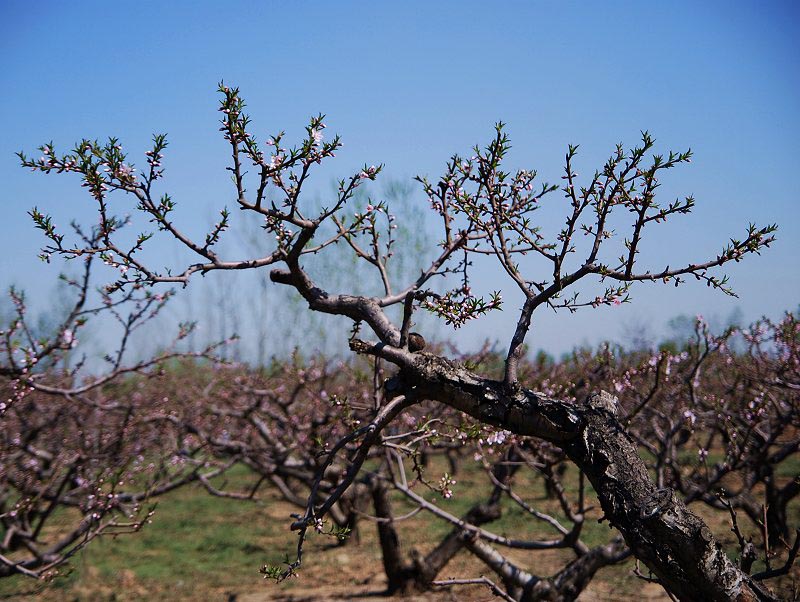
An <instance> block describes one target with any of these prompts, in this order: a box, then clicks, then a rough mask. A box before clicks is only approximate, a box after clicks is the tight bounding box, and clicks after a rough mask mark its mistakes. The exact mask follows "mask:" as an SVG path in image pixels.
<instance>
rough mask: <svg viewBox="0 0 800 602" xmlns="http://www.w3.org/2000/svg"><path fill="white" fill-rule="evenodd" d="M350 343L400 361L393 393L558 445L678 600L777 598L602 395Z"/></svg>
mask: <svg viewBox="0 0 800 602" xmlns="http://www.w3.org/2000/svg"><path fill="white" fill-rule="evenodd" d="M351 346H352V347H353V349H354V350H356V351H360V352H366V353H374V354H379V355H383V356H384V357H387V359H391V360H392V361H395V363H398V364H400V365H401V367H402V370H401V373H400V375H398V377H397V378H396V380H394V381H392V382H390V383H388V386H389V387H390V388H392V389H395V388H396V389H399V390H402V389H407V390H413V391H414V392H415V395H418V396H420V397H426V398H429V399H434V400H438V401H440V402H442V403H446V404H448V405H450V406H451V407H454V408H456V409H458V410H461V411H463V412H465V413H467V414H469V415H471V416H473V417H475V418H477V419H478V420H481V421H483V422H485V423H488V424H493V425H496V426H499V427H502V428H504V429H508V430H510V431H512V432H514V433H517V434H520V435H528V436H534V437H539V438H541V439H545V440H547V441H551V442H553V443H556V444H558V445H559V446H561V447H562V448H563V449H564V450H565V452H566V453H567V455H568V456H569V457H570V459H571V460H572V461H573V462H575V464H576V465H577V466H578V467H579V468H580V469H581V470H583V472H584V473H585V474H586V476H587V478H588V479H589V481H590V482H591V483H592V485H593V487H594V489H595V491H596V492H597V495H598V498H599V501H600V504H601V506H602V508H603V511H604V512H605V517H604V518H605V520H607V521H608V522H609V523H610V524H611V525H613V526H614V527H616V528H617V529H618V530H619V531H620V533H621V534H622V536H623V537H624V538H625V541H626V543H627V544H628V546H629V547H630V548H631V550H632V552H633V554H634V555H635V556H636V557H637V558H638V559H639V560H641V561H642V562H644V563H645V564H646V565H647V567H648V568H649V569H650V570H651V571H652V572H653V574H655V575H656V576H657V577H658V578H659V580H660V581H661V583H662V584H663V586H664V587H665V588H666V589H668V590H669V591H670V592H671V593H672V594H674V595H675V596H677V597H678V598H679V599H681V600H698V601H701V600H702V601H709V600H719V601H723V600H724V601H729V600H742V601H746V600H772V599H774V598H773V597H772V596H771V595H770V594H769V593H768V592H766V591H765V590H764V589H762V588H761V587H760V586H759V585H757V584H755V583H754V582H753V581H752V580H751V579H750V578H749V577H748V576H747V575H746V574H745V573H743V572H742V571H741V570H740V569H739V568H738V567H737V566H736V565H735V564H734V563H733V562H732V561H731V560H730V558H728V556H727V555H726V554H725V552H724V551H723V549H722V546H721V545H720V544H719V542H718V541H717V540H716V539H715V538H714V536H713V534H712V533H711V531H710V530H709V529H708V527H707V526H706V525H705V523H704V522H703V521H702V520H701V519H700V518H699V517H697V516H696V515H695V514H693V513H692V512H691V511H689V509H688V508H687V507H686V505H685V504H684V503H683V502H682V501H681V500H680V499H678V497H677V496H675V495H674V494H673V492H672V490H670V489H659V488H658V487H657V486H656V485H655V483H654V482H653V481H652V480H651V478H650V476H649V474H648V472H647V468H646V466H645V464H644V462H643V461H642V460H641V458H640V457H639V454H638V449H637V447H636V445H635V443H634V442H633V440H632V439H631V438H630V437H629V436H628V434H627V433H626V432H625V430H624V427H623V426H622V425H621V424H620V422H619V421H618V420H617V419H616V417H615V416H614V414H613V410H614V409H615V408H614V404H613V403H610V402H609V401H608V399H607V398H605V397H594V398H592V399H591V402H590V403H587V404H585V405H578V404H573V403H569V402H564V401H559V400H555V399H549V398H546V397H544V396H542V395H539V394H536V393H535V392H532V391H527V390H525V389H522V388H520V387H513V388H509V387H507V386H505V385H504V384H503V383H501V382H498V381H493V380H490V379H486V378H482V377H480V376H478V375H476V374H474V373H472V372H470V371H469V370H467V369H466V368H464V367H463V366H461V365H459V364H456V363H453V362H450V361H449V360H446V359H444V358H441V357H439V356H435V355H431V354H426V353H416V354H408V353H407V352H403V351H402V350H400V353H394V352H393V351H394V350H393V349H391V348H387V347H386V346H383V345H378V346H370V345H368V344H366V343H363V342H361V341H358V340H354V341H352V342H351ZM409 356H410V357H409Z"/></svg>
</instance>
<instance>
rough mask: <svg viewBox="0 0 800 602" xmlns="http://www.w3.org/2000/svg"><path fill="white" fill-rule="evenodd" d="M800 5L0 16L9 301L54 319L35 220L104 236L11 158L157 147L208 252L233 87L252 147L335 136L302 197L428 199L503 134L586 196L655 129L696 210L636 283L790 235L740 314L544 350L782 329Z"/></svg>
mask: <svg viewBox="0 0 800 602" xmlns="http://www.w3.org/2000/svg"><path fill="white" fill-rule="evenodd" d="M799 6H800V5H798V4H797V3H795V2H768V3H746V2H702V3H700V2H669V3H645V2H637V3H634V2H602V3H601V2H547V3H545V2H496V3H482V2H463V1H462V2H437V3H434V2H402V3H399V2H395V3H391V2H347V1H343V2H335V3H334V2H328V3H323V2H294V3H286V2H258V3H256V2H251V3H243V2H226V3H220V2H204V1H198V2H135V3H124V4H123V3H109V2H73V3H65V2H39V3H36V4H35V5H31V4H30V3H27V2H26V3H23V2H17V1H15V0H4V2H3V3H2V4H0V56H1V57H2V58H0V66H1V68H0V82H1V83H2V89H3V91H4V93H3V96H2V99H0V104H1V105H2V106H1V107H0V109H1V110H0V115H2V119H3V135H2V137H0V175H1V176H2V182H3V186H2V189H1V190H0V203H1V204H2V207H3V220H2V222H0V245H1V246H2V252H0V285H2V286H3V287H6V286H8V285H9V284H12V283H16V284H18V285H22V286H24V287H25V288H27V289H29V290H30V291H31V293H32V294H33V295H34V297H39V298H41V299H42V300H47V299H49V297H48V294H49V292H50V291H52V284H51V283H52V281H53V277H54V275H55V272H56V271H57V270H58V269H59V266H57V265H51V266H46V265H40V263H39V262H38V260H37V259H36V253H37V249H38V247H39V246H40V244H41V243H42V239H41V238H40V236H39V235H38V233H36V232H35V231H34V229H33V228H32V226H31V224H30V222H29V218H28V217H27V216H26V214H25V212H26V210H28V209H29V208H30V207H32V206H33V205H38V206H39V207H40V208H43V209H47V210H48V211H50V212H52V213H53V214H54V216H55V217H56V221H57V223H61V224H66V223H67V222H68V221H69V219H70V218H73V217H75V218H78V219H81V220H84V221H85V220H93V216H92V213H91V203H90V202H89V200H88V199H87V198H86V197H85V196H84V194H83V191H82V189H80V187H79V186H78V184H77V182H76V180H75V179H73V178H65V177H63V176H62V177H53V176H51V177H44V176H41V175H38V174H31V173H30V172H26V171H24V170H22V169H21V168H19V167H18V165H17V161H16V158H15V157H14V155H13V152H14V151H16V150H20V149H25V150H27V151H30V152H36V151H35V148H36V147H37V146H38V145H39V144H41V143H43V142H45V141H49V140H51V139H52V140H53V141H54V142H55V144H56V147H57V148H61V149H64V150H66V149H67V148H68V147H70V146H71V145H72V144H73V143H74V142H75V141H76V140H78V139H80V138H82V137H91V138H93V137H99V138H103V137H107V136H109V135H114V136H117V137H119V138H121V140H122V142H123V144H124V145H125V146H126V147H127V148H128V149H129V151H130V152H131V155H132V156H137V155H138V156H139V157H141V153H143V152H144V150H146V148H147V143H148V141H149V138H150V135H151V134H152V133H153V132H167V133H168V135H169V139H170V141H171V146H170V148H169V149H168V153H167V158H166V167H167V178H166V186H167V187H168V189H169V190H170V191H171V193H173V196H174V197H175V199H176V200H177V201H178V202H179V203H181V206H182V213H181V214H180V215H181V216H182V218H183V219H184V220H185V223H186V225H187V226H186V227H187V229H188V230H189V231H194V230H195V229H196V231H197V232H200V231H201V230H202V228H203V224H204V223H205V222H206V221H207V220H208V219H210V216H211V215H212V213H213V210H214V208H217V207H220V206H222V205H224V204H226V203H231V201H232V199H233V193H232V190H231V188H230V187H229V186H228V185H227V173H226V172H225V171H224V166H225V165H226V164H227V163H226V147H225V145H224V143H223V141H222V140H221V138H220V136H219V133H218V132H217V127H218V126H217V119H218V114H217V112H216V107H217V98H216V94H215V88H216V84H217V82H218V81H220V80H221V79H224V80H225V81H226V83H230V84H233V85H238V86H240V87H241V89H242V92H243V95H244V96H245V98H246V100H247V101H248V104H249V109H250V112H251V114H252V115H253V117H254V122H255V130H256V131H257V132H258V133H259V135H260V136H262V137H265V136H266V135H268V134H272V133H275V132H277V131H279V130H281V129H285V130H286V131H287V135H288V137H289V138H290V139H292V138H294V137H295V136H297V135H299V134H300V133H301V132H302V127H303V126H304V125H305V123H307V119H308V117H309V116H310V115H313V114H316V113H318V112H323V113H326V114H327V119H326V123H327V124H328V125H329V130H328V132H337V133H340V134H341V135H342V137H343V140H344V144H345V147H344V149H343V151H342V152H341V153H339V156H338V157H337V159H336V161H335V162H334V163H332V164H331V165H330V167H329V169H328V170H327V171H323V173H322V174H321V175H319V176H318V177H317V179H315V180H313V181H312V192H313V193H314V194H319V195H324V194H325V193H326V191H328V190H330V183H331V181H332V180H333V178H335V177H341V176H344V175H346V174H348V173H350V172H351V171H353V170H354V169H357V168H358V166H360V165H363V164H364V163H365V162H366V163H379V162H383V163H385V164H386V172H385V173H386V175H387V176H388V177H391V178H397V179H401V180H410V178H411V177H413V176H414V175H416V174H426V175H429V176H430V177H432V178H433V177H436V176H437V175H438V174H440V173H441V171H442V169H443V166H444V163H445V161H446V160H447V158H448V157H449V156H450V155H451V154H453V153H455V152H459V153H467V152H469V149H470V148H471V147H472V146H473V145H474V144H476V143H480V144H483V143H485V142H487V141H488V140H489V138H490V136H491V134H492V126H493V123H494V122H495V121H498V120H502V121H504V122H506V123H507V124H508V132H509V133H510V135H511V137H512V144H513V146H514V148H513V150H512V153H511V159H510V165H511V166H513V167H531V168H536V169H537V170H538V171H539V173H540V174H541V175H542V176H543V177H544V178H545V179H548V180H550V181H559V180H558V178H559V177H560V175H561V169H562V160H563V156H564V152H565V150H566V147H567V145H568V144H569V143H579V144H581V155H580V158H579V162H578V166H579V171H581V172H582V173H587V174H588V173H591V172H592V171H594V169H596V168H599V167H600V166H601V165H602V163H603V161H604V160H605V158H606V156H607V155H608V154H609V153H610V151H611V150H612V149H613V147H614V145H615V144H616V143H617V142H623V143H625V145H626V146H631V145H633V144H635V143H636V142H637V139H638V137H639V132H640V131H641V130H644V129H647V130H649V131H650V132H651V133H652V134H653V135H654V136H655V137H656V138H657V140H658V141H659V148H661V149H664V150H666V149H670V148H672V149H676V150H681V149H684V148H686V147H691V148H692V149H693V151H694V153H695V155H694V160H693V162H692V163H691V164H690V165H688V166H685V167H682V168H680V169H678V170H674V171H673V172H671V173H670V174H669V176H668V177H666V178H665V179H664V186H663V189H662V194H663V195H664V197H663V198H670V197H674V196H678V195H686V194H690V193H691V194H694V196H695V197H696V199H697V204H698V207H697V209H696V211H695V213H694V214H693V215H691V216H689V217H683V218H680V219H679V223H675V224H674V225H672V226H667V227H666V228H665V229H664V230H663V231H662V232H659V233H657V234H656V233H654V235H653V236H652V237H650V238H648V239H646V240H645V251H644V253H643V257H642V261H643V263H647V264H648V265H650V266H653V267H663V265H664V264H665V263H669V262H671V261H673V260H674V259H675V258H677V259H680V258H684V259H688V260H693V259H703V258H708V257H707V256H713V254H715V253H716V252H717V251H718V250H719V249H720V248H721V247H722V246H723V244H724V243H725V242H726V240H727V238H728V236H738V235H741V234H742V233H743V231H744V228H745V227H746V225H747V223H748V222H749V221H754V222H756V223H758V224H760V225H763V224H767V223H772V222H777V223H778V224H779V226H780V230H779V232H778V241H777V243H776V244H775V245H774V247H773V248H772V249H770V250H768V251H767V252H766V253H765V254H764V255H763V256H762V257H755V258H752V259H749V260H748V261H746V262H743V263H742V264H737V265H735V266H734V267H733V268H731V269H730V270H729V271H728V272H729V273H730V275H731V279H732V283H733V286H734V288H735V289H736V291H737V292H738V293H739V295H740V298H739V299H728V298H725V297H724V296H722V295H721V294H719V293H713V292H710V291H708V290H706V288H705V287H703V286H700V285H697V286H695V285H694V283H690V284H689V285H687V286H684V287H681V288H679V289H677V290H675V289H672V288H664V287H653V286H650V287H648V286H641V287H638V288H635V289H634V290H633V298H634V302H633V303H632V304H631V305H629V306H624V307H617V308H607V309H602V310H598V311H586V312H583V313H580V314H577V315H575V316H569V315H560V314H559V315H558V316H552V315H549V314H548V315H543V316H542V317H541V320H540V321H538V322H536V323H535V326H534V332H533V333H532V337H531V344H532V345H533V346H535V347H542V348H545V349H548V350H551V351H554V352H556V353H560V352H563V351H565V350H567V349H569V348H570V347H572V346H573V345H575V344H579V343H582V342H589V343H594V342H596V341H598V340H599V339H601V338H613V339H619V338H620V337H624V336H629V335H630V334H631V329H633V331H636V330H642V329H652V330H653V331H654V332H656V333H657V332H660V329H662V328H663V325H664V324H665V323H666V321H667V320H668V319H669V318H670V317H672V316H674V315H677V314H690V315H694V314H697V313H702V314H704V315H706V316H709V317H712V316H717V317H719V318H721V319H722V318H724V317H725V316H727V315H729V314H730V313H731V312H732V311H733V310H734V309H736V308H738V309H739V310H740V311H741V313H742V314H743V315H744V317H745V318H746V319H752V318H756V317H758V316H759V315H761V314H766V315H769V316H773V317H774V316H778V315H780V313H781V312H782V311H783V310H787V309H794V308H796V307H797V305H798V301H800V270H799V269H798V268H797V260H798V257H800V218H798V211H797V203H798V200H799V199H800V179H798V178H797V167H796V162H797V159H796V156H797V152H798V148H797V145H798V140H800V110H799V109H800V78H799V77H798V74H800V69H798V67H799V66H800V44H799V43H798V41H797V40H798V39H800V31H798V30H799V29H800V25H798V23H800V19H799V17H800V9H799V8H798V7H799ZM139 162H140V163H143V161H142V160H141V158H140V160H139ZM416 198H417V200H418V201H419V202H420V203H422V202H423V200H424V199H423V197H422V195H421V194H417V195H416ZM648 243H649V244H648ZM163 253H164V254H166V255H169V254H170V253H172V251H171V249H170V247H168V246H165V247H163ZM483 278H484V280H483V284H484V285H485V286H486V287H487V288H496V286H499V285H500V284H502V283H501V281H500V280H499V279H498V278H497V277H496V275H495V274H493V273H487V274H485V275H484V277H483ZM509 291H511V289H510V288H509ZM507 299H508V301H507V303H506V309H505V311H504V312H503V313H502V314H498V315H495V316H491V317H490V318H488V319H486V320H482V321H478V322H476V323H474V324H470V325H469V326H468V327H467V328H466V329H464V332H463V333H459V336H461V337H463V340H465V341H467V342H471V343H474V342H476V341H478V340H480V339H482V338H483V337H487V336H488V337H490V338H501V339H507V338H508V336H509V335H510V333H511V331H512V329H513V323H514V320H515V318H516V315H515V312H514V308H515V307H516V306H517V305H518V303H517V300H516V299H515V297H514V295H513V293H512V292H509V295H508V297H507ZM246 310H247V308H246V307H243V308H242V311H246ZM445 334H446V332H445V331H442V336H445Z"/></svg>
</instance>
